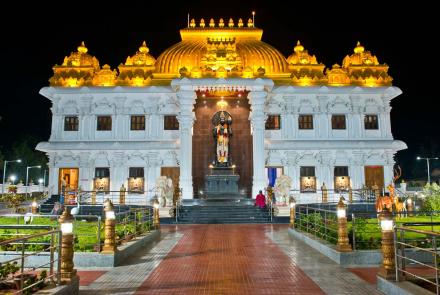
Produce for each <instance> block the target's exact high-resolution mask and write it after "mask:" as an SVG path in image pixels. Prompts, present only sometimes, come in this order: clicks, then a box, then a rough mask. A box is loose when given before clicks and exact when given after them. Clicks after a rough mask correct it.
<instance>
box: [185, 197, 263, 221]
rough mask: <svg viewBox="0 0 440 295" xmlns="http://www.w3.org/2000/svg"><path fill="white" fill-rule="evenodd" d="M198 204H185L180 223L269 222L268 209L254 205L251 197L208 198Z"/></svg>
mask: <svg viewBox="0 0 440 295" xmlns="http://www.w3.org/2000/svg"><path fill="white" fill-rule="evenodd" d="M197 203H198V204H197V205H193V206H187V205H183V206H182V207H181V209H180V214H179V218H178V222H179V223H180V224H227V223H229V224H231V223H269V222H270V215H269V211H268V210H267V209H260V208H258V207H254V206H253V202H252V201H250V200H249V199H237V198H234V199H226V198H221V199H220V198H218V199H209V198H208V199H207V200H204V201H203V202H197Z"/></svg>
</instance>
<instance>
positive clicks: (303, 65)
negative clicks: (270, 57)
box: [287, 40, 326, 86]
mask: <svg viewBox="0 0 440 295" xmlns="http://www.w3.org/2000/svg"><path fill="white" fill-rule="evenodd" d="M293 51H294V52H293V53H292V54H291V55H290V56H289V57H288V58H287V63H288V64H289V66H288V69H289V71H290V72H291V76H290V77H291V78H292V82H293V83H294V84H298V85H304V86H307V85H316V84H324V83H326V77H325V76H324V68H325V65H323V64H320V63H318V61H317V60H316V56H314V55H310V54H309V52H308V51H307V50H304V46H302V45H301V42H300V41H299V40H298V42H297V44H296V46H295V47H294V49H293Z"/></svg>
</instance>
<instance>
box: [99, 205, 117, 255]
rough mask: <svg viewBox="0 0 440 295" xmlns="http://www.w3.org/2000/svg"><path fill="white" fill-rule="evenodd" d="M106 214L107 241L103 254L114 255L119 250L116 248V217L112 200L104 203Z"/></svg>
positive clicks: (105, 232)
mask: <svg viewBox="0 0 440 295" xmlns="http://www.w3.org/2000/svg"><path fill="white" fill-rule="evenodd" d="M104 212H105V230H104V235H105V240H104V247H103V248H102V253H105V254H112V253H115V251H116V250H117V247H116V230H115V225H116V215H115V208H114V206H113V203H112V201H111V200H110V199H107V200H105V202H104Z"/></svg>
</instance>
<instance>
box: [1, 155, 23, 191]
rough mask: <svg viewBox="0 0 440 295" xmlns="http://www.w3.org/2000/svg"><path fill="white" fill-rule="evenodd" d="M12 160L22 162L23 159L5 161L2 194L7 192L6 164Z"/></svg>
mask: <svg viewBox="0 0 440 295" xmlns="http://www.w3.org/2000/svg"><path fill="white" fill-rule="evenodd" d="M12 162H16V163H21V160H20V159H17V160H12V161H6V160H5V161H4V162H3V182H2V194H4V193H5V180H6V164H7V163H12ZM14 181H15V179H14Z"/></svg>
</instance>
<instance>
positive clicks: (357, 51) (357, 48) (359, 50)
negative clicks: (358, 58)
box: [353, 41, 365, 54]
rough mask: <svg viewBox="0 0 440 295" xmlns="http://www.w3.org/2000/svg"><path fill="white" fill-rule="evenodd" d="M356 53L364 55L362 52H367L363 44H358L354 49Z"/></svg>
mask: <svg viewBox="0 0 440 295" xmlns="http://www.w3.org/2000/svg"><path fill="white" fill-rule="evenodd" d="M353 51H354V53H358V54H359V53H362V52H364V51H365V48H364V46H362V45H361V42H359V41H358V42H357V44H356V47H355V48H354V50H353Z"/></svg>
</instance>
